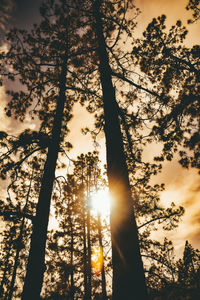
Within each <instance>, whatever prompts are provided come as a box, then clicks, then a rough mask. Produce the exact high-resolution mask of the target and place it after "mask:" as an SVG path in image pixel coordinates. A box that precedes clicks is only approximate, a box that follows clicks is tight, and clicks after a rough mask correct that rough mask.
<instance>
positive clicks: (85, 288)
mask: <svg viewBox="0 0 200 300" xmlns="http://www.w3.org/2000/svg"><path fill="white" fill-rule="evenodd" d="M85 223H86V222H85V208H84V207H83V272H84V274H83V276H84V300H87V295H88V291H87V289H88V284H87V281H88V276H87V245H86V226H85V225H86V224H85Z"/></svg>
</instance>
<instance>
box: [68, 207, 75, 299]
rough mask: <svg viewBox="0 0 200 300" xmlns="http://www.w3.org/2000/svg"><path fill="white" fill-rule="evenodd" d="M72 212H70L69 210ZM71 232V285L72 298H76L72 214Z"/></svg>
mask: <svg viewBox="0 0 200 300" xmlns="http://www.w3.org/2000/svg"><path fill="white" fill-rule="evenodd" d="M69 214H70V212H69ZM70 234H71V245H70V264H71V274H70V277H71V278H70V279H71V287H70V300H74V231H73V224H72V219H71V216H70Z"/></svg>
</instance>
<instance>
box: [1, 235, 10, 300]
mask: <svg viewBox="0 0 200 300" xmlns="http://www.w3.org/2000/svg"><path fill="white" fill-rule="evenodd" d="M11 242H12V236H11V237H10V239H9V246H8V249H7V255H6V258H5V267H4V271H3V277H2V280H1V285H0V299H3V296H4V284H5V282H6V274H7V272H8V268H9V258H10V255H11V254H10V251H11V246H12V243H11Z"/></svg>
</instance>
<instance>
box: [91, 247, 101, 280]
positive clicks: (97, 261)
mask: <svg viewBox="0 0 200 300" xmlns="http://www.w3.org/2000/svg"><path fill="white" fill-rule="evenodd" d="M91 265H92V270H93V272H94V273H95V274H96V275H98V274H100V273H101V270H102V267H103V249H102V247H101V246H96V247H94V248H93V250H92V257H91Z"/></svg>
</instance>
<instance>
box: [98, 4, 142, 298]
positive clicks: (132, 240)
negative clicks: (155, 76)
mask: <svg viewBox="0 0 200 300" xmlns="http://www.w3.org/2000/svg"><path fill="white" fill-rule="evenodd" d="M100 6H101V0H96V1H95V2H94V5H93V12H94V18H95V22H96V24H95V31H96V37H97V42H98V50H97V51H98V56H99V61H100V67H99V72H100V79H101V85H102V91H103V105H104V117H105V127H104V131H105V137H106V152H107V168H108V183H109V189H110V191H111V194H112V197H113V206H112V209H111V216H110V222H111V238H112V263H113V294H112V299H113V300H125V299H126V300H129V299H130V300H133V299H138V300H140V299H147V298H148V296H147V290H146V284H145V276H144V270H143V264H142V260H141V255H140V249H139V241H138V232H137V225H136V221H135V217H134V211H133V199H132V195H131V189H130V184H129V177H128V170H127V165H126V157H125V154H124V149H123V140H122V133H121V129H120V124H119V118H118V109H117V103H116V97H115V89H114V87H113V84H112V78H111V69H110V65H109V57H108V53H107V50H106V43H105V39H104V35H103V28H102V20H101V14H100Z"/></svg>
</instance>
